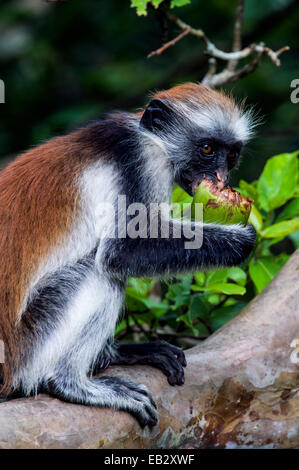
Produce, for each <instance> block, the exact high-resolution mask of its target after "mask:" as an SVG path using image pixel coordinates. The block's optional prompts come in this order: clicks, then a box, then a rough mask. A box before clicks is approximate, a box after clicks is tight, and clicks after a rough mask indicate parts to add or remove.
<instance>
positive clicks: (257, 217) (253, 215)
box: [249, 204, 263, 232]
mask: <svg viewBox="0 0 299 470" xmlns="http://www.w3.org/2000/svg"><path fill="white" fill-rule="evenodd" d="M249 222H250V223H251V224H252V225H253V226H254V228H255V230H257V231H258V232H259V231H260V230H261V229H262V227H263V217H262V214H261V213H260V211H259V210H258V209H257V208H256V206H255V205H254V204H253V205H252V208H251V212H250V216H249Z"/></svg>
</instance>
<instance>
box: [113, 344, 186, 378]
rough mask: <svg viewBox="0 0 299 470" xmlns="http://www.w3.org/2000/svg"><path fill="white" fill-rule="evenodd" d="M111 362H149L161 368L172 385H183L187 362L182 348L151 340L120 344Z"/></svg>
mask: <svg viewBox="0 0 299 470" xmlns="http://www.w3.org/2000/svg"><path fill="white" fill-rule="evenodd" d="M111 364H126V365H130V364H147V365H151V366H153V367H156V368H157V369H160V370H161V371H162V372H163V374H165V375H166V376H167V380H168V382H169V384H170V385H183V384H184V382H185V378H184V369H183V367H186V365H187V362H186V358H185V354H184V353H183V351H182V350H181V349H180V348H177V347H176V346H173V345H172V344H169V343H166V341H161V340H157V341H150V342H149V343H143V344H120V345H119V346H118V347H117V354H116V357H115V358H113V359H111Z"/></svg>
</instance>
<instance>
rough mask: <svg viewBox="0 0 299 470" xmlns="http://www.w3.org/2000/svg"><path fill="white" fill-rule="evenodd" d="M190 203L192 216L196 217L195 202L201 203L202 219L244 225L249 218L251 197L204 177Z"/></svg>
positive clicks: (224, 223)
mask: <svg viewBox="0 0 299 470" xmlns="http://www.w3.org/2000/svg"><path fill="white" fill-rule="evenodd" d="M195 189H196V192H195V195H194V198H193V203H192V217H193V218H194V219H196V213H195V206H194V204H195V203H201V204H202V205H203V221H204V222H207V223H217V224H222V225H232V224H241V225H246V224H247V221H248V219H249V215H250V211H251V206H252V202H253V201H252V199H250V198H246V197H244V196H241V194H240V193H238V192H237V191H236V190H235V189H233V188H229V187H223V184H221V183H218V184H215V183H213V182H212V181H211V180H209V179H204V180H203V181H202V182H201V183H200V184H199V185H198V187H197V186H196V187H195Z"/></svg>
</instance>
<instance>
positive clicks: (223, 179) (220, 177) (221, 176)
mask: <svg viewBox="0 0 299 470" xmlns="http://www.w3.org/2000/svg"><path fill="white" fill-rule="evenodd" d="M215 175H216V178H217V181H218V182H219V183H223V184H224V185H225V184H226V183H227V172H226V171H225V170H217V171H215Z"/></svg>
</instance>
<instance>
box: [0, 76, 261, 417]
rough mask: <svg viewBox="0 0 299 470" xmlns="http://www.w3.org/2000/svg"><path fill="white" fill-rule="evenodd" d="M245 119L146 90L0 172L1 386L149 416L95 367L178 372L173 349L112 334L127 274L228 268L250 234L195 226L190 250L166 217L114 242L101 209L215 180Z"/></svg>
mask: <svg viewBox="0 0 299 470" xmlns="http://www.w3.org/2000/svg"><path fill="white" fill-rule="evenodd" d="M251 127H252V123H251V117H250V113H248V112H244V111H242V110H240V109H239V108H238V107H237V106H236V104H235V103H234V102H233V100H232V99H231V98H229V97H227V96H225V95H223V94H220V93H218V92H216V91H213V90H211V89H209V88H208V87H206V86H204V85H201V84H192V83H189V84H184V85H180V86H177V87H174V88H172V89H170V90H168V91H164V92H160V93H157V94H155V95H154V96H153V98H152V100H151V101H150V103H149V105H148V106H147V107H146V108H145V110H144V111H143V112H141V113H138V114H131V113H123V112H119V113H116V114H112V115H110V116H108V118H107V119H106V120H103V121H96V122H93V123H91V124H90V125H88V126H87V127H84V128H82V129H79V130H77V131H76V132H74V133H72V134H70V135H67V136H64V137H56V138H53V139H52V140H49V141H48V142H46V143H45V144H43V145H41V146H39V147H37V148H35V149H33V150H29V151H28V152H26V153H24V154H23V155H21V156H20V157H19V158H17V159H16V160H15V161H14V162H13V163H11V164H10V165H9V166H8V167H7V168H5V169H4V170H3V171H2V172H1V173H0V255H1V264H0V266H1V268H0V270H1V271H0V339H1V340H2V341H3V342H4V345H5V353H6V354H5V363H4V364H0V366H1V369H0V371H1V374H0V375H1V381H2V390H1V393H2V396H9V395H11V394H14V393H16V392H18V393H22V394H25V395H31V394H35V393H37V392H38V391H45V392H47V393H50V394H52V395H54V396H56V397H59V398H61V399H63V400H66V401H69V402H73V403H83V404H86V405H97V406H104V407H113V408H115V409H118V410H126V411H128V412H130V413H132V414H133V415H134V416H135V417H136V418H137V419H138V421H139V423H140V424H141V426H145V425H149V426H153V425H155V424H156V422H157V412H156V407H155V403H154V401H153V399H152V397H151V395H150V393H149V391H148V390H147V389H146V387H144V386H143V385H138V384H135V383H133V382H132V381H130V380H127V379H123V378H119V377H108V376H106V375H105V374H104V375H101V374H100V375H99V376H98V377H94V376H93V373H94V372H95V371H96V372H97V373H98V372H100V371H101V370H104V369H106V368H107V367H108V365H109V364H125V363H127V364H137V363H139V364H152V365H153V366H154V367H158V368H159V369H161V370H162V371H163V372H164V373H165V375H167V377H168V381H169V383H170V384H172V385H180V384H183V382H184V371H183V367H185V366H186V361H185V357H184V354H183V352H182V351H181V350H180V349H179V348H177V347H175V346H172V345H170V344H167V343H165V342H162V341H153V342H150V343H147V344H136V345H115V344H114V342H113V332H114V328H115V325H116V322H117V320H118V316H119V314H120V311H121V308H122V303H123V298H124V290H125V286H126V281H127V279H128V277H129V276H154V275H165V274H175V273H180V272H185V271H188V270H189V271H192V270H200V269H202V268H205V267H207V266H208V267H212V266H232V265H236V264H238V263H240V262H242V261H243V260H244V259H245V258H246V257H247V256H248V254H249V253H250V250H251V249H252V247H253V244H254V240H255V231H254V229H253V227H252V226H251V225H247V226H246V227H240V226H238V225H235V226H220V225H215V224H204V225H203V226H202V225H201V228H203V243H202V246H201V248H200V249H186V247H185V241H186V238H185V237H184V235H182V236H181V237H180V238H179V237H174V236H172V235H173V232H174V228H175V224H176V228H177V225H178V224H181V225H183V223H184V222H180V221H178V220H176V221H175V220H170V235H169V237H168V238H163V237H161V236H158V237H156V238H150V237H135V238H132V237H128V236H122V237H115V238H112V237H108V236H106V235H107V230H108V227H109V226H110V225H111V223H112V220H111V219H112V218H113V219H115V217H114V214H113V216H112V214H109V213H108V214H107V213H105V214H104V215H103V214H102V213H101V211H100V210H99V207H101V204H102V203H103V202H105V203H110V204H112V205H113V207H114V206H116V204H117V200H118V196H119V195H126V204H127V205H129V204H132V203H142V204H144V205H145V206H146V207H148V206H149V205H150V203H153V202H155V203H163V202H167V203H168V202H169V200H170V196H171V192H172V188H173V185H174V184H175V183H176V184H179V185H180V186H182V187H183V188H184V189H185V190H186V191H187V192H188V193H190V194H191V193H192V187H193V183H194V182H195V181H199V180H200V179H201V178H203V177H204V175H205V176H206V177H210V178H211V179H215V178H218V179H219V177H220V178H222V179H223V180H224V181H225V180H226V179H227V174H228V172H229V170H230V169H232V168H233V167H234V166H235V164H236V163H237V161H238V157H239V153H240V151H241V148H242V145H243V143H244V142H245V141H246V140H247V139H248V137H249V135H250V133H251ZM116 219H117V217H116ZM127 219H130V216H129V215H127ZM113 222H114V223H115V220H113ZM117 223H118V224H120V222H119V220H116V225H117ZM161 223H162V221H161ZM196 225H198V226H199V224H198V223H195V224H194V228H195V229H196Z"/></svg>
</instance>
